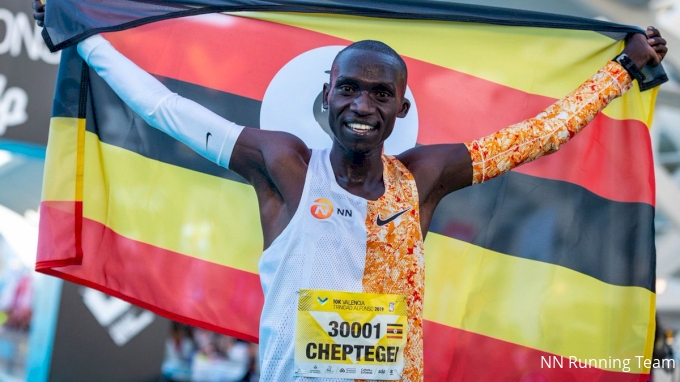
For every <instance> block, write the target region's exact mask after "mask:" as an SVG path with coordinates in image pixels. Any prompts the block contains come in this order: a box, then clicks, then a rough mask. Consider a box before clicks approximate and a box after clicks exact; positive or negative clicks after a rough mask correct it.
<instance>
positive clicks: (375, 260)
mask: <svg viewBox="0 0 680 382" xmlns="http://www.w3.org/2000/svg"><path fill="white" fill-rule="evenodd" d="M329 153H330V150H329V149H327V150H323V151H319V150H313V151H312V156H311V159H310V162H309V168H308V170H307V176H306V179H305V185H304V189H303V191H302V198H301V199H300V205H299V207H298V209H297V211H296V212H295V215H294V216H293V218H292V220H291V221H290V223H289V224H288V226H287V227H286V228H285V229H284V231H283V232H282V233H281V235H280V236H279V237H277V238H276V239H275V240H274V242H273V243H272V245H271V246H270V247H269V248H268V249H267V250H266V251H264V253H263V255H262V258H261V260H260V263H259V272H260V279H261V282H262V289H263V291H264V307H263V310H262V318H261V321H260V361H261V363H262V364H261V369H260V378H261V381H271V382H281V381H297V382H302V381H305V382H331V381H347V380H346V379H325V378H307V377H295V376H294V367H293V366H294V365H293V363H294V347H295V330H296V328H295V326H296V315H297V307H298V291H299V290H300V289H323V290H336V291H346V292H368V293H388V294H399V295H403V296H407V305H408V333H407V345H406V347H405V349H404V362H405V366H404V370H403V375H402V381H422V380H423V346H422V345H423V340H422V304H423V286H424V276H425V274H424V269H423V265H424V264H423V263H424V256H423V246H422V233H421V230H420V219H419V208H418V192H417V189H416V184H415V181H414V179H413V176H412V175H411V173H410V172H409V171H408V170H407V169H406V167H405V166H404V165H403V164H401V162H399V161H398V160H397V159H395V158H394V157H391V156H388V155H383V158H382V159H383V165H384V170H383V181H384V184H385V194H384V195H383V196H381V197H380V198H379V199H378V200H376V201H370V200H366V199H363V198H361V197H359V196H355V195H352V194H350V193H349V192H347V191H346V190H344V189H343V188H341V187H340V186H339V185H338V184H337V182H336V180H335V176H334V175H333V171H332V168H331V165H330V160H329Z"/></svg>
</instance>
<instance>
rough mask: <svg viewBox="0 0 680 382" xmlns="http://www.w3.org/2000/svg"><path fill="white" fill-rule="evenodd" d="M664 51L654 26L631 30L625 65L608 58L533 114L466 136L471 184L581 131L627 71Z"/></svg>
mask: <svg viewBox="0 0 680 382" xmlns="http://www.w3.org/2000/svg"><path fill="white" fill-rule="evenodd" d="M666 51H667V48H666V41H665V40H664V39H663V38H661V36H660V34H659V32H658V30H656V29H654V28H652V27H650V28H648V29H647V39H645V36H643V35H642V34H636V35H634V36H631V38H630V40H629V41H628V43H627V45H626V48H625V49H624V51H623V53H624V54H625V55H626V56H627V57H628V59H630V61H631V62H630V65H629V66H628V68H624V67H623V66H622V65H621V64H619V63H618V62H614V61H610V62H608V63H607V64H606V65H605V66H604V67H603V68H602V69H600V70H599V71H598V72H597V73H596V74H595V75H594V76H593V77H591V78H590V79H589V80H587V81H586V82H585V83H583V84H582V85H581V86H579V87H578V88H577V89H576V90H574V91H573V92H571V93H570V94H569V95H567V96H566V97H564V98H562V99H561V100H559V101H557V102H556V103H554V104H553V105H551V106H549V107H548V108H547V109H545V110H543V111H542V112H541V113H539V114H538V115H537V116H536V117H534V118H531V119H528V120H525V121H522V122H520V123H518V124H515V125H512V126H509V127H507V128H505V129H503V130H500V131H498V132H496V133H494V134H491V135H488V136H486V137H483V138H481V139H477V140H474V141H472V142H467V143H466V144H465V146H466V147H467V149H468V151H469V153H470V157H471V159H472V184H476V183H482V182H484V181H486V180H488V179H491V178H493V177H496V176H498V175H501V174H503V173H505V172H507V171H510V170H511V169H513V168H515V167H517V166H519V165H521V164H524V163H528V162H531V161H533V160H534V159H537V158H540V157H541V156H543V155H547V154H551V153H554V152H556V151H557V150H558V149H559V148H560V147H561V146H562V145H563V144H564V143H566V142H567V141H568V140H569V139H571V137H573V136H574V135H576V134H577V133H578V132H579V131H581V130H582V129H583V128H584V127H585V126H586V125H587V124H588V123H589V122H590V121H592V120H593V118H595V117H596V116H597V114H599V113H600V111H602V110H603V109H604V108H605V107H607V105H609V103H610V102H611V101H612V100H614V99H615V98H617V97H620V96H621V95H623V94H624V93H625V92H626V91H627V90H628V89H630V88H631V86H632V80H633V79H632V77H631V75H630V74H629V73H628V71H627V70H631V71H632V72H633V73H635V71H636V69H637V70H639V69H638V68H642V67H643V66H644V65H646V64H647V63H651V64H652V65H658V64H659V63H660V62H661V60H662V59H663V57H664V56H665V54H666Z"/></svg>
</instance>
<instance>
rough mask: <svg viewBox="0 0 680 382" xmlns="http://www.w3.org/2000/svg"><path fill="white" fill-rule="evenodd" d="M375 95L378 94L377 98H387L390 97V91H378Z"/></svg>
mask: <svg viewBox="0 0 680 382" xmlns="http://www.w3.org/2000/svg"><path fill="white" fill-rule="evenodd" d="M376 95H377V96H378V98H389V97H390V93H388V92H378V93H377V94H376Z"/></svg>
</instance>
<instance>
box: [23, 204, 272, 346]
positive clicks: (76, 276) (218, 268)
mask: <svg viewBox="0 0 680 382" xmlns="http://www.w3.org/2000/svg"><path fill="white" fill-rule="evenodd" d="M61 203H64V202H43V203H42V205H41V216H43V217H44V216H46V215H44V214H43V213H47V214H48V216H49V218H50V221H49V224H50V226H51V227H59V226H60V225H62V226H68V227H72V226H73V213H70V212H68V211H63V210H62V209H60V208H59V207H60V204H61ZM55 239H56V240H55ZM66 239H67V241H65V242H60V241H59V238H56V237H52V236H48V235H43V234H42V232H41V235H40V238H39V246H40V248H48V247H50V246H53V247H54V248H55V250H53V251H51V252H50V253H51V254H52V255H54V256H55V258H56V259H60V258H62V257H63V256H62V255H60V254H59V253H57V252H55V251H64V253H66V254H68V253H70V252H69V249H70V248H72V245H71V243H72V240H68V238H66ZM50 240H55V241H53V242H50ZM82 244H83V251H84V252H85V253H87V254H89V255H88V256H87V257H85V259H84V260H83V263H82V265H75V266H74V265H67V266H63V267H59V268H53V267H51V266H52V264H51V263H50V260H51V259H50V258H47V257H41V259H40V260H39V262H38V264H37V265H36V270H38V271H39V272H42V273H46V274H50V275H53V276H57V277H61V278H63V279H66V280H69V281H72V282H76V283H78V284H82V285H86V286H88V287H91V288H94V289H98V290H101V291H102V292H104V293H107V294H110V295H112V296H115V297H118V298H121V299H123V300H126V301H129V302H131V303H133V304H135V305H138V306H141V307H143V308H145V309H149V310H151V311H153V312H155V313H158V314H160V315H162V316H165V317H168V318H170V319H173V320H177V321H182V322H185V323H187V324H191V325H196V326H201V327H204V328H207V329H210V330H214V331H217V332H221V333H224V334H228V335H232V336H236V337H239V338H242V339H245V340H248V341H255V342H257V336H258V328H259V325H258V322H259V317H260V311H261V310H262V303H263V301H264V297H263V295H262V292H261V290H262V289H261V286H260V281H259V277H258V275H257V274H253V273H249V272H245V271H241V270H237V269H233V268H229V267H226V266H222V265H218V264H214V263H210V262H207V261H203V260H199V259H195V258H192V257H189V256H185V255H182V254H180V253H177V252H172V251H168V250H166V249H163V248H159V247H155V246H152V245H149V244H145V243H142V242H139V241H135V240H132V239H129V238H126V237H124V236H121V235H119V234H117V233H116V232H114V231H112V230H111V229H109V228H108V227H106V226H104V225H103V224H101V223H99V222H96V221H93V220H90V219H87V218H85V219H83V236H82ZM206 280H209V281H206ZM227 327H229V328H230V329H229V330H227V329H225V328H227Z"/></svg>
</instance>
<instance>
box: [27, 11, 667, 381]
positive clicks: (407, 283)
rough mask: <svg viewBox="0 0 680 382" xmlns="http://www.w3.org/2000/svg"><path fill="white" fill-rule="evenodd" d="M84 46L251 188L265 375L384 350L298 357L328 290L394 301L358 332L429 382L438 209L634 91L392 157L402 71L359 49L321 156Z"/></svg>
mask: <svg viewBox="0 0 680 382" xmlns="http://www.w3.org/2000/svg"><path fill="white" fill-rule="evenodd" d="M38 12H39V9H38ZM36 19H38V17H36ZM646 32H647V38H645V36H643V35H640V34H638V35H635V36H632V37H631V38H630V40H629V41H628V44H627V46H626V48H625V50H624V55H623V56H620V57H618V60H619V61H621V62H624V63H625V62H626V60H629V61H632V63H633V64H634V67H629V68H630V70H631V71H632V72H633V74H635V67H637V68H640V67H642V66H644V65H645V64H647V63H651V64H653V65H656V64H658V63H659V62H660V61H661V60H662V59H663V57H664V55H665V53H666V51H667V48H666V46H665V44H666V42H665V40H664V39H663V38H662V37H661V36H660V34H659V32H658V31H657V30H656V29H654V28H651V27H650V28H648V29H647V31H646ZM78 51H79V53H80V54H81V56H82V57H83V58H84V59H85V61H86V62H87V63H88V65H90V66H91V67H92V68H94V69H95V70H96V71H97V73H98V74H99V75H100V76H101V77H102V78H104V79H105V80H106V81H107V83H109V85H110V86H111V87H112V89H113V90H114V91H115V92H116V93H117V94H118V95H119V96H120V97H121V98H122V99H123V100H124V101H125V102H126V103H127V104H128V105H129V106H130V107H131V108H132V109H133V110H134V111H135V112H137V113H138V114H139V115H140V116H141V117H142V118H144V119H145V121H147V123H149V124H150V125H152V126H154V127H156V128H158V129H160V130H162V131H164V132H166V133H168V134H170V135H171V136H173V137H175V138H176V139H179V140H181V141H182V142H184V143H185V144H187V145H188V146H190V147H191V148H192V149H194V150H196V151H197V152H198V153H200V154H201V155H203V156H205V157H206V158H208V159H210V160H212V161H213V162H215V163H217V164H220V165H222V166H225V167H228V168H229V169H231V170H232V171H234V172H236V173H238V174H239V175H241V176H242V177H243V178H244V179H246V180H247V181H248V182H249V183H250V184H252V185H253V187H254V188H255V192H256V194H257V198H258V203H259V208H260V219H261V222H262V231H263V234H264V249H265V250H264V253H263V255H262V258H261V260H260V265H259V271H260V277H261V281H262V286H263V290H264V295H265V303H264V308H263V312H262V318H261V323H260V349H261V350H260V360H261V362H262V366H261V379H262V380H264V381H285V380H305V377H316V376H320V374H318V373H316V370H314V369H312V367H311V366H310V365H311V364H312V363H313V362H309V361H310V360H315V359H319V358H323V357H337V361H346V364H347V365H350V364H351V363H350V362H349V361H347V360H346V358H348V357H350V358H351V357H353V356H356V357H359V358H361V359H366V358H368V357H369V356H370V357H371V358H378V357H379V356H378V348H379V346H373V345H370V346H369V345H363V342H361V341H359V340H357V341H354V342H353V341H351V339H348V340H346V341H345V342H343V343H342V346H340V347H336V348H333V350H329V348H325V347H324V345H323V344H309V345H313V346H309V345H308V346H307V347H306V348H304V347H303V348H299V346H298V348H297V349H296V345H299V344H300V343H304V341H301V340H300V338H303V337H304V336H306V335H308V333H307V332H308V331H309V330H311V329H310V327H311V326H313V325H310V326H303V325H300V324H299V323H300V322H301V321H300V316H299V315H298V306H302V305H305V304H306V303H307V302H309V300H310V299H311V300H313V298H314V297H316V298H318V299H319V301H320V302H322V301H327V300H324V299H323V298H325V299H328V298H331V299H332V298H333V296H342V297H343V298H346V299H347V300H351V301H357V302H358V303H357V305H359V306H361V304H362V303H365V301H367V300H369V299H376V300H377V301H379V303H377V304H378V305H380V304H382V303H383V302H384V301H388V300H389V301H391V303H392V304H393V305H387V306H389V309H390V310H394V312H393V314H391V315H390V316H393V317H398V318H395V321H389V322H388V321H371V320H372V319H373V318H372V317H373V316H375V314H370V315H369V314H367V315H364V316H361V315H359V316H357V317H359V318H357V320H358V321H356V322H352V323H351V324H352V325H354V324H355V323H358V324H359V325H360V326H359V328H360V329H361V330H363V328H369V329H370V330H373V329H372V328H373V327H374V326H373V325H375V330H376V331H377V332H379V334H378V335H377V337H378V339H379V340H380V341H382V340H383V338H384V337H386V336H387V334H388V333H387V332H386V326H388V325H391V326H390V327H391V328H392V330H393V332H392V333H394V334H395V335H394V336H393V337H398V338H400V339H402V340H403V346H395V347H394V348H393V349H392V350H393V351H394V352H393V353H392V355H393V356H392V357H391V356H390V353H389V351H387V352H386V353H385V354H382V358H384V359H386V361H385V364H386V365H388V366H389V367H390V368H392V369H394V370H396V372H397V374H398V375H399V376H400V379H401V380H403V381H422V380H423V352H422V302H423V292H424V290H423V289H424V288H423V285H424V271H423V248H422V241H423V239H424V237H425V235H426V234H427V231H428V228H429V224H430V221H431V219H432V216H433V213H434V210H435V208H436V206H437V204H438V203H439V202H440V201H441V199H442V198H443V197H444V196H445V195H447V194H448V193H450V192H453V191H455V190H458V189H461V188H464V187H466V186H469V185H471V184H475V183H481V182H484V181H485V180H487V179H490V178H492V177H495V176H497V175H500V174H502V173H504V172H506V171H509V170H510V169H512V168H513V167H515V166H517V165H519V164H522V163H526V162H528V161H531V160H533V159H536V158H538V157H540V156H541V155H544V154H548V153H551V152H554V151H556V150H557V149H558V148H559V146H560V145H561V144H563V143H564V142H566V141H567V140H569V139H570V138H571V136H573V135H574V134H576V133H577V132H578V131H580V130H581V129H582V128H583V127H584V126H585V125H586V124H587V123H588V122H589V121H590V120H592V119H593V118H594V117H595V115H596V114H597V113H598V112H599V111H601V110H602V109H603V108H604V107H605V106H606V105H607V104H608V103H609V102H610V101H611V100H613V99H614V98H616V97H618V96H620V95H621V94H623V93H624V92H625V91H626V90H627V89H628V88H630V86H631V84H632V80H631V77H630V75H629V73H627V72H626V70H625V69H624V68H623V67H622V66H621V65H620V64H618V63H615V62H609V63H608V64H607V65H606V66H605V67H604V68H603V69H602V70H600V71H599V72H598V73H597V74H595V75H594V76H593V77H592V78H591V79H590V80H588V81H587V82H586V83H584V84H583V85H582V86H581V87H579V88H578V89H577V90H575V91H574V92H573V93H571V94H570V95H568V96H567V97H565V98H564V99H563V100H561V101H559V102H557V103H556V104H555V105H553V106H551V107H549V108H548V109H546V110H545V111H544V112H542V113H540V114H539V115H538V116H537V117H536V118H533V119H530V120H527V121H524V122H521V123H518V124H516V125H513V126H511V127H508V128H506V129H504V130H502V131H500V132H498V133H496V134H493V135H491V136H488V137H485V138H482V139H479V140H476V141H473V142H469V143H465V144H446V145H434V146H420V147H416V148H413V149H411V150H408V151H406V152H404V153H402V154H400V155H398V156H396V157H391V156H386V155H383V144H384V142H385V140H386V139H387V138H388V137H389V136H390V134H391V133H392V131H393V129H394V124H395V121H396V118H403V117H404V116H406V115H407V113H408V111H409V107H410V102H409V100H408V99H406V98H405V97H404V94H405V89H406V83H407V69H406V65H405V64H404V61H403V60H402V59H401V57H399V55H398V54H397V53H396V52H394V51H393V50H392V49H391V48H389V47H388V46H386V45H385V44H383V43H380V42H377V41H361V42H358V43H355V44H352V45H350V46H349V47H348V48H346V49H344V50H343V51H342V52H340V53H339V54H338V56H337V57H336V58H335V60H334V62H333V65H332V68H331V75H330V81H329V83H327V84H325V85H324V87H323V102H322V103H323V107H324V109H326V110H328V122H329V126H330V129H331V131H332V133H333V136H334V137H333V146H332V148H331V149H330V150H322V151H319V150H310V149H309V148H307V147H306V146H305V144H304V143H303V142H302V141H301V140H300V139H298V138H297V137H295V136H293V135H290V134H287V133H283V132H274V131H265V130H259V129H251V128H243V127H241V126H236V125H235V124H233V123H231V122H229V121H226V120H224V119H222V118H221V117H219V116H217V115H215V114H214V113H212V112H210V111H208V110H207V109H205V108H203V107H201V106H200V105H198V104H196V103H194V102H192V101H189V100H186V99H183V98H181V97H179V96H177V95H176V94H174V93H171V92H170V91H169V90H168V89H166V88H165V87H164V86H163V85H162V84H160V83H159V82H158V81H156V80H155V79H154V78H153V77H151V76H150V75H148V74H147V73H145V72H143V71H142V70H140V69H139V68H137V67H136V66H135V65H134V64H133V63H131V62H130V61H128V60H127V59H126V58H125V57H123V56H122V55H120V54H119V53H118V52H116V51H115V49H113V47H112V46H111V45H110V44H108V42H107V41H106V40H104V39H103V38H102V37H101V36H93V37H91V38H89V39H87V40H85V41H83V42H81V43H80V44H79V46H78ZM226 65H228V63H226ZM291 96H292V97H294V96H295V89H291ZM284 122H285V121H282V123H284ZM337 210H342V211H348V213H347V214H343V215H339V214H336V213H334V212H335V211H337ZM317 291H323V295H321V294H317ZM347 292H351V293H353V294H347ZM329 296H330V297H329ZM347 296H351V297H347ZM322 297H323V298H322ZM390 299H391V300H390ZM337 300H338V301H341V300H342V298H340V297H338V298H337ZM395 304H396V306H397V307H396V308H395ZM381 306H382V305H381ZM399 307H402V308H399ZM400 309H402V311H400ZM317 313H318V312H317ZM326 313H328V314H326ZM340 313H341V312H334V311H330V312H324V314H317V315H316V316H314V318H315V319H317V318H318V320H317V322H318V321H319V320H321V321H323V320H324V319H325V320H326V321H323V322H319V325H321V326H322V327H323V330H322V331H323V332H325V333H328V335H329V336H331V337H334V338H336V339H337V340H338V341H340V340H342V338H341V337H345V338H349V337H351V336H350V335H349V333H350V332H349V330H350V329H349V328H350V325H349V324H350V323H349V322H338V321H334V320H332V319H331V318H329V317H341V316H340V315H339V314H340ZM369 316H370V317H369ZM319 317H320V318H319ZM402 317H403V319H402ZM343 324H347V325H346V327H347V328H348V329H347V331H345V334H347V335H345V336H343V334H342V333H343V331H342V325H343ZM366 325H368V326H366ZM381 325H382V326H381ZM402 330H403V331H402ZM352 333H354V332H352ZM356 333H359V332H356ZM358 337H360V335H358V334H357V338H358ZM365 337H372V336H371V335H368V336H365ZM338 343H340V342H338ZM334 350H337V354H336V353H334V352H333V351H334ZM362 351H363V356H361V355H360V354H361V353H360V352H362ZM390 358H391V359H390ZM343 370H345V369H344V368H343ZM334 376H336V375H334ZM347 376H348V377H351V378H355V377H358V376H355V375H353V374H349V375H347ZM324 379H325V378H324ZM371 379H373V378H371Z"/></svg>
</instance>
